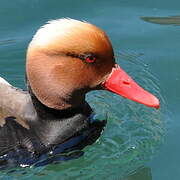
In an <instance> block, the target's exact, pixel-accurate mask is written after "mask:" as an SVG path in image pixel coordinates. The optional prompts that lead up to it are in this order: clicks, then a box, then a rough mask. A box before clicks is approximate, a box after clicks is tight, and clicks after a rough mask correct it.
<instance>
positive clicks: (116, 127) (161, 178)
mask: <svg viewBox="0 0 180 180" xmlns="http://www.w3.org/2000/svg"><path fill="white" fill-rule="evenodd" d="M179 7H180V2H179V1H178V0H174V1H163V0H157V1H146V2H145V1H142V0H141V1H138V2H137V1H136V2H135V1H130V0H126V1H125V0H120V1H115V0H113V1H108V0H104V1H93V0H91V1H90V0H87V1H80V0H78V1H76V2H75V1H72V0H66V1H65V0H64V1H58V0H52V1H50V0H43V1H40V0H31V1H24V0H15V1H10V0H1V6H0V22H1V26H0V76H2V77H4V78H5V79H7V80H8V81H9V82H10V83H12V84H13V85H14V86H17V87H21V88H25V85H24V64H25V53H26V48H27V45H28V43H29V41H30V40H31V38H32V36H33V34H34V33H35V31H36V30H37V29H38V28H39V27H40V26H41V25H43V24H44V23H45V22H46V21H48V20H51V19H57V18H62V17H70V18H75V19H80V20H86V21H89V22H91V23H93V24H96V25H97V26H99V27H101V28H103V29H104V30H105V31H106V32H107V34H108V35H109V37H110V39H111V40H112V43H113V47H114V49H115V52H116V56H117V62H118V63H119V64H120V65H121V66H122V67H123V68H124V69H126V71H127V72H128V73H129V74H131V75H132V76H133V77H134V78H135V79H136V80H137V81H138V82H139V83H140V84H141V85H142V86H143V87H145V88H146V89H148V90H150V91H151V92H153V93H154V94H156V95H157V96H158V97H160V99H161V102H162V107H161V109H160V110H158V111H157V110H153V109H149V108H147V107H144V106H142V105H140V104H136V103H134V102H131V101H129V100H126V99H123V98H120V97H118V96H115V95H112V94H110V93H105V92H93V93H91V94H89V95H88V97H87V98H88V100H89V102H90V103H91V105H92V106H93V107H94V108H95V109H96V111H97V117H96V118H98V119H104V118H107V120H108V124H107V127H106V129H105V131H104V133H103V134H102V136H101V137H100V139H99V140H98V141H97V142H96V143H95V144H94V145H92V146H89V147H86V148H85V150H84V151H85V155H84V156H83V157H81V158H79V159H77V160H72V161H68V162H64V163H61V164H55V165H48V166H46V167H41V168H33V167H32V168H26V169H23V168H21V169H15V170H14V171H12V170H11V171H10V170H5V171H2V172H1V173H0V178H1V179H3V180H4V179H40V178H43V179H50V178H51V179H53V180H56V179H62V180H66V179H67V180H69V179H83V180H84V179H108V180H111V179H123V180H169V179H171V180H178V179H180V170H179V162H180V157H179V151H180V145H179V144H178V142H179V141H178V140H179V138H178V137H179V132H180V125H179V122H178V120H179V118H178V116H179V111H178V110H179V108H178V107H179V106H180V96H178V92H180V83H179V78H180V73H179V65H180V61H179V58H180V53H179V47H180V41H179V38H180V34H179V28H180V27H179V26H178V23H167V22H166V23H161V22H156V23H153V22H152V21H151V22H147V21H144V20H143V19H142V17H167V16H178V15H179V14H178V13H179ZM145 20H148V19H147V18H146V19H145ZM159 21H160V20H159ZM161 24H163V25H161ZM168 24H169V25H168ZM173 24H177V25H176V26H174V25H173Z"/></svg>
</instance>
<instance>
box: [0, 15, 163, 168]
mask: <svg viewBox="0 0 180 180" xmlns="http://www.w3.org/2000/svg"><path fill="white" fill-rule="evenodd" d="M25 76H26V86H27V90H22V89H19V88H16V87H14V86H12V85H11V84H9V83H8V82H7V81H6V80H5V79H3V78H0V141H1V145H0V165H7V164H9V163H11V165H12V159H13V158H14V161H13V162H14V164H18V165H20V164H21V165H22V164H26V165H27V164H28V165H32V164H33V163H35V162H37V161H39V160H40V159H42V156H43V155H44V154H46V155H47V154H48V155H49V154H51V155H52V154H57V153H61V152H69V151H70V150H72V149H83V148H84V147H85V146H87V145H90V144H93V143H94V142H95V141H96V140H97V139H98V138H99V136H100V135H101V133H102V131H103V130H104V127H105V125H106V121H101V122H100V121H93V120H92V119H93V118H92V116H93V114H94V111H93V109H92V108H91V107H90V105H89V104H88V102H87V101H86V98H85V97H86V94H87V93H88V92H90V91H93V90H106V91H110V92H112V93H115V94H118V95H120V96H122V97H124V98H128V99H130V100H132V101H135V102H137V103H141V104H144V105H146V106H149V107H153V108H157V109H158V108H159V107H160V102H159V100H158V98H157V97H155V96H154V95H153V94H151V93H150V92H148V91H146V90H145V89H143V88H142V87H141V86H140V85H138V84H137V83H136V82H135V81H134V80H133V79H132V78H131V77H130V76H129V75H128V74H127V73H126V72H125V71H124V70H123V69H122V68H121V67H120V66H119V65H118V64H117V63H116V61H115V55H114V51H113V47H112V44H111V41H110V39H109V37H108V36H107V34H106V33H105V32H104V31H103V30H102V29H100V28H99V27H97V26H95V25H93V24H91V23H89V22H86V21H79V20H75V19H70V18H61V19H57V20H51V21H48V22H47V23H46V24H45V25H44V26H42V27H40V29H38V30H37V32H36V33H35V35H34V36H33V38H32V40H31V42H30V43H29V46H28V48H27V53H26V75H25ZM76 156H77V155H76ZM27 157H28V158H27ZM56 158H57V157H56ZM66 158H67V157H66ZM17 159H18V160H17ZM59 159H65V157H62V156H61V157H59ZM52 161H53V160H52ZM46 163H47V162H46ZM41 164H42V163H41Z"/></svg>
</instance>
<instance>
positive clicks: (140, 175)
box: [122, 167, 152, 180]
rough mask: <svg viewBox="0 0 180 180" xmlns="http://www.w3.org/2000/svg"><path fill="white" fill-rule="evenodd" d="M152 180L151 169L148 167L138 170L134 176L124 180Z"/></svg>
mask: <svg viewBox="0 0 180 180" xmlns="http://www.w3.org/2000/svg"><path fill="white" fill-rule="evenodd" d="M140 179H141V180H152V175H151V169H150V168H148V167H144V168H141V169H139V170H137V171H136V172H135V173H133V174H132V175H130V176H128V177H126V178H125V179H122V180H140Z"/></svg>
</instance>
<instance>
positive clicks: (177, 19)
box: [141, 16, 180, 26]
mask: <svg viewBox="0 0 180 180" xmlns="http://www.w3.org/2000/svg"><path fill="white" fill-rule="evenodd" d="M141 19H143V20H144V21H147V22H150V23H154V24H161V25H177V26H178V25H180V16H169V17H141Z"/></svg>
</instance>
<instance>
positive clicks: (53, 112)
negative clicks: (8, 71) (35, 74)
mask: <svg viewBox="0 0 180 180" xmlns="http://www.w3.org/2000/svg"><path fill="white" fill-rule="evenodd" d="M27 86H28V91H29V94H30V96H31V99H32V102H33V105H34V108H35V110H36V112H37V115H38V117H39V118H40V119H43V120H46V119H52V120H53V119H54V120H55V119H62V118H71V117H73V116H74V115H76V114H83V115H85V116H87V117H88V116H89V115H90V114H91V113H92V109H91V107H90V106H89V104H88V103H87V102H86V101H85V100H84V103H83V104H81V105H80V106H78V107H76V108H69V109H65V110H57V109H53V108H49V107H47V106H45V105H44V104H42V103H41V102H40V101H39V100H38V99H37V97H36V96H35V95H34V93H33V92H32V89H31V86H30V85H29V84H28V83H27Z"/></svg>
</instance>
